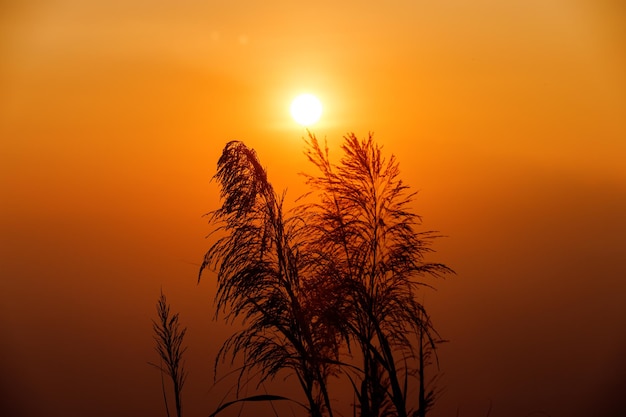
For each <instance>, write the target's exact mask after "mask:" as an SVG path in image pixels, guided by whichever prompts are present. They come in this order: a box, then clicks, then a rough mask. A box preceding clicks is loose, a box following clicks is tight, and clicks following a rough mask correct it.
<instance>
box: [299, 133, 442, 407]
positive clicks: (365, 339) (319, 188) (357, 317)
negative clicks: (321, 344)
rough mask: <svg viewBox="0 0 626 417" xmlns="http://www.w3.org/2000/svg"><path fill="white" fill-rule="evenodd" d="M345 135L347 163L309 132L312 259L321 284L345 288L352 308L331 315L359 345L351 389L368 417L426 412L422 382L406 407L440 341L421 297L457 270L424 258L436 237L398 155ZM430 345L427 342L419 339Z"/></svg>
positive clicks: (308, 210) (343, 294) (342, 292)
mask: <svg viewBox="0 0 626 417" xmlns="http://www.w3.org/2000/svg"><path fill="white" fill-rule="evenodd" d="M344 139H345V140H344V143H343V145H342V147H341V148H342V151H343V158H341V160H340V161H339V163H338V164H333V163H332V162H331V160H330V156H329V151H328V147H327V146H325V147H324V149H322V147H321V146H320V144H319V141H318V140H317V139H316V137H315V136H314V135H312V134H309V138H308V141H307V145H308V148H307V152H306V155H307V157H308V159H309V161H310V162H311V163H313V165H314V166H315V167H316V168H317V169H318V174H317V175H306V179H307V183H308V184H309V186H310V187H311V188H312V189H313V192H314V193H316V197H317V199H316V200H317V201H316V202H314V203H311V204H308V205H304V206H303V208H302V213H307V214H308V215H307V217H306V218H305V219H304V220H305V222H306V224H307V229H308V233H307V235H308V236H310V237H311V241H312V242H314V246H315V247H314V248H313V249H312V250H309V253H314V254H316V257H315V259H314V261H313V264H314V265H316V268H317V271H316V275H318V276H319V277H320V278H319V279H324V280H332V281H335V282H336V284H334V286H335V287H337V288H341V290H339V291H336V292H335V294H338V295H339V297H340V300H343V302H344V303H345V305H344V306H343V308H341V309H331V310H330V311H338V312H339V313H340V315H339V316H338V317H336V319H335V320H334V322H335V323H337V324H338V325H340V326H342V331H340V334H348V335H349V339H348V340H346V342H349V341H350V340H352V341H354V343H355V344H356V345H357V346H358V347H359V349H360V354H361V357H362V361H363V362H362V363H363V365H362V370H363V374H362V375H363V376H362V379H361V383H360V385H357V384H353V386H354V389H355V391H356V396H357V398H358V400H359V403H360V409H361V415H362V416H379V415H387V414H389V413H391V414H393V415H397V416H401V417H404V416H407V415H417V416H423V415H425V413H426V410H427V409H428V403H432V400H433V398H432V396H431V398H429V401H427V398H426V389H425V387H424V384H425V381H424V378H421V379H420V380H419V381H418V382H419V385H420V394H419V398H418V401H417V404H416V405H415V408H414V409H410V408H408V402H409V401H408V400H409V399H408V398H407V395H408V388H407V386H408V384H407V379H408V377H409V376H411V375H412V374H414V373H415V372H417V374H418V375H419V374H420V372H421V373H422V375H423V367H424V365H425V364H426V362H425V361H424V356H425V354H427V353H429V352H434V350H435V348H436V342H438V341H439V340H440V339H439V336H438V335H437V333H436V331H435V329H434V327H433V326H432V322H431V320H430V317H429V315H428V313H427V311H426V309H425V308H424V306H423V305H422V304H420V303H419V302H418V301H417V291H418V288H419V287H421V286H424V285H427V284H426V282H425V281H424V278H425V277H426V276H435V277H439V276H442V275H444V274H447V273H450V272H452V271H451V270H450V269H449V268H448V267H447V266H445V265H443V264H440V263H428V262H425V261H424V255H425V254H426V253H428V252H430V251H431V248H430V243H431V242H432V240H433V239H434V238H435V237H437V235H436V233H434V232H418V231H417V227H418V226H419V225H420V223H421V219H420V217H419V216H417V215H416V214H414V213H413V212H411V209H410V205H411V202H412V200H413V198H414V197H415V193H411V192H409V187H408V186H406V185H405V184H404V183H403V182H402V180H401V179H400V178H399V173H400V170H399V165H398V163H397V160H396V159H395V158H394V156H391V157H390V158H389V160H385V159H384V157H383V156H382V151H381V147H380V146H378V145H376V144H375V142H374V141H373V137H372V135H369V136H368V137H367V139H365V140H359V139H358V138H357V137H356V135H354V134H349V135H348V136H346V137H345V138H344ZM416 340H417V341H418V343H417V344H418V349H417V350H416V349H415V344H416ZM424 340H426V341H427V342H428V344H427V345H424V344H423V343H420V342H422V341H424ZM424 348H426V350H424ZM410 359H417V360H418V364H417V368H409V367H407V366H404V367H403V368H402V367H401V365H402V364H405V363H408V361H409V360H410ZM420 364H421V366H420ZM383 384H388V385H389V389H387V387H386V386H384V385H383ZM422 390H424V391H423V393H422ZM383 392H384V393H385V394H386V395H385V397H386V398H381V393H383ZM387 402H390V403H391V404H392V408H393V411H392V412H391V411H389V410H390V408H389V407H388V404H387ZM385 410H387V411H385Z"/></svg>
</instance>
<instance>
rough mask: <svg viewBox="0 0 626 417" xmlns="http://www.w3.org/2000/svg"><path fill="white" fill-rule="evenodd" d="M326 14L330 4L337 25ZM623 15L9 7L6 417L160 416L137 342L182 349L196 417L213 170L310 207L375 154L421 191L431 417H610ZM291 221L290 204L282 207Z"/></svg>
mask: <svg viewBox="0 0 626 417" xmlns="http://www.w3.org/2000/svg"><path fill="white" fill-rule="evenodd" d="M337 3H339V4H337ZM624 51H626V8H625V7H624V5H623V4H622V3H621V2H619V1H611V0H601V1H591V0H588V1H586V0H579V1H565V0H561V1H558V0H554V1H538V0H531V1H529V0H526V1H521V0H513V1H499V0H480V1H471V2H469V1H460V0H449V1H437V2H432V1H431V2H425V1H390V2H373V1H372V2H357V1H347V2H330V1H316V2H304V3H299V2H288V1H270V2H253V1H232V2H217V1H179V2H168V1H154V2H147V1H140V0H125V1H111V0H107V1H104V0H92V1H89V2H86V1H81V0H57V1H53V0H50V1H46V0H32V1H8V2H7V1H5V2H2V4H0V215H1V220H0V239H1V240H0V244H1V252H0V291H1V292H0V293H1V294H2V302H0V333H1V334H2V336H1V339H0V340H2V343H0V370H1V371H2V372H1V373H0V374H1V376H0V384H1V385H2V393H3V394H2V400H1V401H2V402H1V403H0V411H4V410H7V413H3V412H0V414H2V415H13V416H22V415H23V416H32V415H46V416H56V415H59V416H61V415H63V416H69V417H74V416H76V417H78V416H84V415H92V416H109V415H117V416H139V415H159V414H158V413H163V409H162V403H161V393H160V380H159V378H158V374H157V373H156V372H155V370H154V369H152V368H151V367H150V366H148V365H147V364H146V362H147V361H152V360H155V355H156V354H155V353H154V352H153V341H152V335H151V327H150V319H151V318H152V317H153V316H154V304H155V303H156V300H157V298H158V295H159V291H160V289H161V288H163V290H164V292H166V294H167V295H168V298H169V299H170V301H171V303H172V305H173V308H174V309H176V310H178V311H180V314H181V320H182V321H183V322H185V324H186V325H187V326H188V328H189V330H188V343H189V346H190V347H189V358H188V365H189V367H190V377H189V380H188V383H187V384H188V385H187V387H188V388H187V392H186V394H185V395H186V397H185V401H186V410H187V413H188V415H206V414H209V413H210V411H212V410H213V409H214V407H215V406H216V403H217V401H218V400H216V399H215V398H214V397H212V395H213V394H212V393H208V390H209V388H210V386H211V377H212V361H213V358H214V355H215V353H216V351H217V348H218V346H219V344H220V343H221V342H222V341H223V339H224V338H225V337H226V335H227V334H229V333H228V332H229V331H230V330H229V327H228V326H226V325H225V324H223V323H217V322H212V321H211V320H210V319H211V316H212V296H213V294H214V287H213V283H212V282H211V279H210V277H208V276H207V277H205V278H204V280H203V282H202V283H201V284H200V285H199V286H197V285H196V278H197V269H198V264H199V263H200V261H201V258H202V255H203V254H204V252H205V251H206V249H207V248H208V244H209V242H208V241H207V240H205V239H204V237H205V235H206V234H207V233H208V232H209V230H210V229H209V227H208V226H207V224H206V219H205V218H202V217H201V215H202V214H204V213H206V212H207V211H209V210H211V209H214V208H216V207H217V204H218V200H217V189H216V186H215V184H210V183H209V179H210V177H211V176H212V175H213V173H214V169H215V164H216V162H217V158H218V156H219V154H220V152H221V149H222V147H223V146H224V144H225V143H226V142H227V141H228V140H231V139H239V140H243V141H245V142H246V143H247V144H248V145H249V146H251V147H253V148H255V149H257V151H258V154H259V157H260V158H261V161H262V162H263V163H264V164H265V166H267V167H268V171H269V176H270V179H271V180H272V182H273V183H274V185H275V187H276V188H277V189H279V190H280V189H283V188H288V189H289V194H288V196H291V197H292V200H290V201H293V199H295V197H296V196H297V195H298V194H299V192H300V191H302V187H301V178H300V177H299V176H298V175H297V173H298V172H300V171H302V170H303V169H304V168H303V167H305V166H306V165H305V158H304V156H303V155H302V152H301V151H302V143H301V141H300V138H301V137H302V136H303V135H304V129H303V128H302V127H301V126H299V125H297V124H296V123H295V122H294V121H293V120H292V119H291V117H290V115H289V104H290V101H291V100H292V99H293V97H295V95H297V94H298V93H300V92H303V91H307V92H312V93H314V94H316V95H317V96H318V97H319V98H320V100H321V101H322V102H323V104H324V114H323V116H322V119H321V120H320V122H318V123H317V124H316V125H315V126H314V132H315V133H317V135H318V136H319V137H322V138H323V137H324V136H326V137H328V140H329V144H330V146H331V152H332V151H337V150H338V149H337V144H338V143H339V140H340V138H341V136H342V135H343V134H345V133H346V132H348V131H354V132H355V133H356V134H357V135H359V136H364V135H366V134H367V132H369V131H373V132H374V134H375V138H376V139H377V140H379V141H380V143H382V144H384V149H385V151H386V152H389V153H394V154H396V155H397V156H398V159H399V162H400V167H401V169H402V172H403V176H404V179H405V181H406V182H407V183H408V184H410V185H411V186H412V187H413V188H414V189H415V190H419V196H418V198H417V201H416V207H415V209H416V211H417V212H418V213H419V214H421V215H422V216H423V218H424V227H425V228H426V229H435V230H439V231H441V233H442V234H444V235H446V236H447V237H446V238H445V239H441V240H440V241H439V242H438V243H437V245H436V250H437V253H436V254H435V255H434V258H433V259H436V260H440V261H443V262H445V263H447V264H448V265H450V266H451V267H452V268H454V269H455V270H456V271H457V274H458V275H457V276H456V277H454V278H450V279H448V280H446V281H442V282H439V283H435V286H436V287H437V288H438V291H436V292H434V291H431V292H427V293H426V294H425V303H426V304H427V306H428V307H429V308H430V310H431V312H432V315H433V318H434V320H435V323H436V324H437V325H438V328H439V330H440V332H441V334H442V336H443V337H444V338H446V339H449V340H450V343H448V344H447V345H445V346H444V347H443V348H442V351H441V363H442V372H443V377H442V378H443V379H442V385H445V386H446V387H447V390H446V392H445V394H444V395H443V396H442V397H441V399H440V402H439V403H438V405H437V406H436V409H435V410H434V412H433V417H436V416H444V415H445V416H450V415H455V413H456V410H457V409H458V410H459V412H460V414H459V415H461V416H479V415H480V416H484V415H486V412H487V409H488V408H489V404H490V403H491V404H492V411H491V416H520V417H522V416H527V415H529V414H530V413H532V412H534V411H542V412H545V413H547V414H549V415H550V416H553V417H555V416H559V415H568V416H583V415H585V416H586V415H596V416H602V415H607V416H608V415H612V414H611V413H612V412H613V410H616V409H617V408H616V407H617V405H618V403H620V404H621V402H622V395H623V392H624V390H625V388H626V361H625V359H624V358H625V357H626V355H625V353H626V332H624V329H626V281H625V279H626V266H625V263H624V259H626V215H625V214H624V213H626V164H625V161H626V122H625V121H626V54H625V53H624ZM288 200H289V198H288Z"/></svg>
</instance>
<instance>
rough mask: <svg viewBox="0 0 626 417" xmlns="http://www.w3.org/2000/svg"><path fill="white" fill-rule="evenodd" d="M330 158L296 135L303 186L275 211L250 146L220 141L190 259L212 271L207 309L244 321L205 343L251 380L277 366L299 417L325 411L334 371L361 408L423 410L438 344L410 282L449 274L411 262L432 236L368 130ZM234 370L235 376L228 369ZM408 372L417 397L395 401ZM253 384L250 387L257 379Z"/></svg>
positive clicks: (419, 258) (419, 415)
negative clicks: (305, 164) (293, 200)
mask: <svg viewBox="0 0 626 417" xmlns="http://www.w3.org/2000/svg"><path fill="white" fill-rule="evenodd" d="M344 139H345V140H344V143H343V145H342V147H341V149H342V151H343V158H341V160H340V161H339V163H337V164H334V163H333V162H331V160H330V155H329V150H328V147H327V146H325V147H324V149H322V147H321V145H320V143H319V141H318V140H317V138H316V137H315V136H314V135H313V134H310V133H309V136H308V139H307V140H305V143H306V146H307V148H306V152H305V153H306V156H307V158H308V160H309V161H310V162H311V163H312V164H313V166H314V167H315V168H316V169H317V174H315V175H312V174H305V180H306V183H307V184H308V185H309V187H310V188H311V191H310V192H309V193H308V194H306V195H305V196H302V197H301V199H300V200H299V205H298V206H297V207H296V208H295V209H294V210H292V211H290V212H287V213H285V211H284V209H283V202H284V198H285V194H284V193H283V194H282V195H280V196H278V195H277V194H276V192H275V191H274V189H273V187H272V186H271V184H270V183H269V181H268V179H267V173H266V171H265V169H263V167H262V165H261V164H260V162H259V160H258V158H257V156H256V153H255V152H254V150H252V149H249V148H247V147H246V146H245V145H244V144H243V143H242V142H237V141H234V142H230V143H228V144H227V145H226V147H225V148H224V151H223V153H222V156H221V157H220V159H219V161H218V170H217V174H216V175H215V179H217V181H218V182H219V184H220V186H221V198H222V206H221V207H220V208H219V209H217V210H216V211H214V212H212V213H210V214H209V215H210V222H211V223H212V224H214V225H215V227H216V231H218V232H220V233H223V236H222V237H220V238H218V239H217V240H216V241H215V242H214V243H213V245H212V246H211V247H210V249H209V250H208V252H207V253H206V255H205V258H204V261H203V263H202V266H201V268H200V276H199V279H200V277H201V276H202V272H203V271H204V270H205V269H206V268H212V269H215V270H216V271H217V280H218V289H217V294H216V307H217V308H216V317H217V316H218V314H219V313H223V314H225V316H226V319H227V320H230V321H234V320H235V319H242V320H243V322H244V323H245V327H244V329H243V330H241V331H240V332H238V333H236V334H234V335H233V336H231V337H230V338H229V339H227V341H226V342H225V343H224V345H223V346H222V348H221V349H220V351H219V354H218V358H217V359H216V366H217V363H218V362H219V361H221V360H224V359H225V357H226V355H227V354H228V353H230V354H232V355H233V358H234V357H236V356H237V355H241V356H242V357H243V362H244V365H243V368H242V373H241V375H243V374H244V373H246V374H247V375H250V374H251V372H252V371H253V370H258V371H259V372H260V382H263V381H265V380H267V379H268V378H273V377H275V376H276V375H277V374H278V373H279V372H282V371H288V372H291V373H293V374H295V376H296V377H297V379H298V381H299V383H300V386H301V387H302V391H303V393H304V395H305V396H306V398H307V409H308V411H309V414H310V415H311V416H313V417H321V416H324V415H328V416H331V417H332V415H333V410H332V404H331V401H330V398H331V397H330V394H329V392H328V379H329V377H331V376H335V377H339V378H347V379H348V380H349V382H350V384H351V385H352V387H353V389H354V393H355V398H356V404H355V412H356V409H358V410H359V412H360V415H361V416H362V417H382V416H390V415H394V416H401V417H406V416H411V417H423V416H425V415H426V412H427V411H428V410H429V409H430V407H432V404H433V402H434V400H435V394H436V391H435V390H434V389H433V388H431V387H430V386H428V387H427V386H426V377H425V367H426V366H428V365H429V364H431V363H432V357H433V356H434V357H435V358H436V347H437V344H438V343H439V342H440V341H441V340H440V338H439V336H438V334H437V332H436V331H435V329H434V327H433V325H432V321H431V319H430V317H429V315H428V313H427V311H426V309H425V307H424V306H423V305H422V304H421V303H419V302H418V301H417V299H418V290H419V289H420V288H422V287H424V286H429V285H430V284H429V283H427V282H426V279H427V278H428V277H440V276H443V275H445V274H448V273H450V272H452V271H451V269H449V268H448V267H447V266H445V265H444V264H440V263H429V262H426V261H425V254H426V253H428V252H430V251H431V250H432V249H431V247H430V244H431V242H432V240H433V239H435V238H436V237H437V234H436V233H434V232H420V231H418V230H417V229H418V227H419V226H420V223H421V219H420V217H419V216H417V215H416V214H414V213H413V212H412V211H411V207H410V205H411V203H412V201H413V198H414V196H415V193H411V192H410V191H409V188H408V186H406V185H405V184H404V183H403V182H402V181H401V180H400V178H399V172H400V171H399V167H398V163H397V161H396V159H395V158H394V157H393V156H391V157H390V158H389V160H385V159H384V158H383V156H382V151H381V147H380V146H378V145H376V143H375V142H374V140H373V137H372V136H371V135H369V136H368V138H367V139H365V140H359V139H358V138H357V137H356V136H355V135H354V134H349V135H347V136H346V137H345V138H344ZM240 378H241V376H240ZM409 379H411V380H416V382H412V384H415V383H417V385H418V395H417V398H415V399H413V398H409V392H410V391H411V390H410V388H409V385H410V383H409ZM260 382H259V383H260Z"/></svg>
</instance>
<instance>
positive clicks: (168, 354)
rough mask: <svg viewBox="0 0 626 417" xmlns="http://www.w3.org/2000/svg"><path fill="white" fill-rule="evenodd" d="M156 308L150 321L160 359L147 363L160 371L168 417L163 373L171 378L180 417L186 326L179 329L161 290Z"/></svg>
mask: <svg viewBox="0 0 626 417" xmlns="http://www.w3.org/2000/svg"><path fill="white" fill-rule="evenodd" d="M156 309H157V317H158V318H157V320H156V321H155V320H153V321H152V329H153V331H154V339H155V341H156V347H155V350H156V351H157V352H158V354H159V356H160V359H161V360H160V364H158V365H157V364H155V363H152V362H148V363H149V364H150V365H152V366H154V367H155V368H157V369H158V370H159V371H160V373H161V389H162V391H163V401H164V402H165V411H166V413H167V416H168V417H169V415H170V411H169V406H168V401H167V393H166V389H165V381H164V379H163V375H167V376H169V377H170V379H171V380H172V387H173V388H172V389H173V391H174V405H175V408H176V417H181V416H182V390H183V386H184V385H185V379H186V378H187V372H186V371H185V363H184V360H183V354H184V353H185V351H186V350H187V347H183V339H184V337H185V333H186V332H187V328H182V329H181V327H180V323H179V321H178V313H176V314H173V315H171V314H170V305H169V304H168V303H167V298H166V297H165V294H163V292H162V291H161V296H160V297H159V300H158V301H157V305H156Z"/></svg>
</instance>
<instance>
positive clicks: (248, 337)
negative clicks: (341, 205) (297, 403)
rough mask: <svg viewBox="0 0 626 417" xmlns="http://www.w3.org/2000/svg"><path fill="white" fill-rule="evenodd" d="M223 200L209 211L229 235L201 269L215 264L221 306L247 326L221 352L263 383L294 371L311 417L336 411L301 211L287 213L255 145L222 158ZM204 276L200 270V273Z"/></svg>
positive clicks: (327, 334)
mask: <svg viewBox="0 0 626 417" xmlns="http://www.w3.org/2000/svg"><path fill="white" fill-rule="evenodd" d="M215 178H216V179H217V181H218V182H219V183H220V185H221V197H222V199H223V204H222V207H221V208H219V209H218V210H216V211H214V212H212V213H210V216H211V222H213V223H216V224H219V227H218V228H217V230H218V231H221V232H223V233H225V235H224V236H223V237H221V238H219V239H217V241H216V242H215V243H214V244H213V245H212V246H211V248H210V249H209V251H208V252H207V254H206V255H205V258H204V261H203V263H202V265H201V268H200V276H201V274H202V271H203V270H204V269H205V268H207V267H213V268H216V269H217V271H218V274H217V280H218V289H217V294H216V304H217V311H216V317H217V313H218V312H219V311H222V312H224V313H225V315H226V318H227V319H229V320H234V319H235V318H242V319H243V320H244V321H245V322H246V324H247V327H245V328H244V329H243V330H242V331H240V332H238V333H236V334H234V335H233V336H232V337H230V338H229V339H228V340H227V341H226V342H225V343H224V345H223V346H222V348H221V349H220V351H219V354H218V358H217V359H216V365H217V362H218V361H219V360H220V359H224V356H225V354H226V353H227V352H231V353H232V354H233V357H235V356H237V355H238V354H242V355H243V359H244V366H243V369H242V374H243V372H245V371H247V372H250V371H251V370H252V369H253V368H260V370H261V377H260V382H259V383H262V382H263V381H265V380H266V379H267V378H272V377H274V376H275V375H276V374H277V373H278V372H279V371H281V370H284V369H289V370H291V371H293V372H294V373H295V375H296V377H297V378H298V381H299V383H300V385H301V387H302V389H303V392H304V394H305V395H306V397H307V402H308V409H309V412H310V414H311V416H314V417H318V416H322V415H324V414H325V413H328V415H330V416H332V408H331V404H330V398H329V396H328V392H327V383H326V381H327V378H328V376H329V375H330V374H332V372H333V370H332V369H333V368H332V365H331V363H332V361H333V360H335V359H336V357H337V350H338V341H337V338H336V337H335V335H334V333H333V328H332V327H328V326H326V327H325V326H324V323H323V321H321V320H319V319H316V318H315V317H314V314H315V310H314V309H312V308H310V306H309V304H310V301H311V297H309V293H310V288H311V287H310V286H309V285H307V284H306V283H305V282H304V280H303V277H302V272H303V270H302V268H303V267H304V266H305V264H304V263H303V262H301V260H300V243H299V242H300V241H301V239H300V230H301V222H300V221H299V219H298V218H295V217H294V218H290V219H285V216H284V213H283V198H284V195H283V196H281V197H278V196H277V195H276V193H275V192H274V189H273V188H272V186H271V184H270V183H269V182H268V180H267V174H266V172H265V170H264V169H263V167H262V166H261V164H260V162H259V161H258V159H257V157H256V154H255V152H254V151H253V150H251V149H249V148H247V147H246V146H245V145H244V144H243V143H241V142H237V141H233V142H230V143H228V144H227V145H226V147H225V148H224V151H223V153H222V156H221V158H220V159H219V161H218V170H217V174H216V175H215ZM198 279H200V277H199V278H198Z"/></svg>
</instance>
